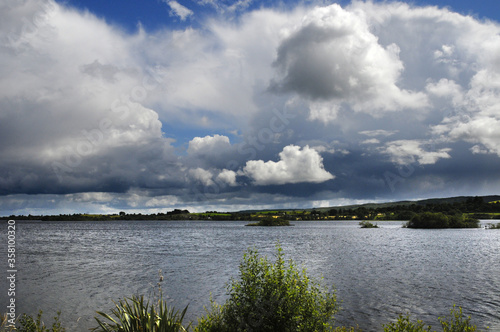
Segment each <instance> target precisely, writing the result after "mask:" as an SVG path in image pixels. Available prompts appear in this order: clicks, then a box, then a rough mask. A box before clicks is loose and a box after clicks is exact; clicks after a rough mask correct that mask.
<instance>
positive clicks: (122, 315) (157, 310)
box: [92, 296, 189, 332]
mask: <svg viewBox="0 0 500 332" xmlns="http://www.w3.org/2000/svg"><path fill="white" fill-rule="evenodd" d="M187 309H188V307H186V308H184V310H182V311H177V310H175V309H173V308H169V307H168V306H167V305H166V303H165V301H163V298H160V299H159V300H158V302H157V303H150V302H149V300H148V301H145V300H144V296H139V297H137V296H132V297H131V298H128V299H124V300H120V301H118V302H117V303H115V308H114V309H113V310H111V313H112V314H111V315H108V314H106V313H104V312H101V311H98V312H97V314H98V315H99V316H100V317H95V320H96V321H97V324H99V326H98V327H96V328H94V329H92V331H98V332H113V331H116V332H186V331H187V330H188V329H189V326H188V327H187V328H184V326H183V321H184V316H185V315H186V311H187Z"/></svg>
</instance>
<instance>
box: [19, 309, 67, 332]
mask: <svg viewBox="0 0 500 332" xmlns="http://www.w3.org/2000/svg"><path fill="white" fill-rule="evenodd" d="M60 315H61V312H60V311H58V312H57V315H56V316H55V317H54V322H53V323H52V327H47V326H45V323H44V322H43V321H42V311H41V310H40V311H39V312H38V315H37V316H36V319H35V318H33V317H32V316H29V315H26V314H23V315H22V316H21V318H20V319H19V322H18V323H19V325H20V326H19V327H18V328H17V329H16V331H21V332H65V331H66V329H65V328H64V327H62V325H61V322H60V320H59V317H60Z"/></svg>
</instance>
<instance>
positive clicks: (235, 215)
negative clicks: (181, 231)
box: [2, 197, 500, 221]
mask: <svg viewBox="0 0 500 332" xmlns="http://www.w3.org/2000/svg"><path fill="white" fill-rule="evenodd" d="M428 201H429V200H427V201H420V202H414V203H412V202H408V203H406V204H401V202H399V203H394V204H392V205H391V204H390V203H384V204H373V206H357V207H350V208H342V207H337V208H321V209H309V210H275V211H251V212H248V211H244V212H217V211H207V212H204V213H190V212H189V211H188V210H180V209H175V210H173V211H170V212H166V213H153V214H141V213H125V212H120V213H117V214H86V213H83V214H82V213H75V214H60V215H51V216H43V215H41V216H40V215H27V216H25V215H19V216H15V215H12V216H9V217H6V218H2V219H4V220H7V219H14V220H42V221H88V220H90V221H110V220H245V221H254V220H255V221H259V220H261V219H263V218H266V217H272V216H274V217H275V218H277V217H280V218H284V219H288V220H353V219H357V220H410V219H411V218H412V217H413V216H415V215H416V214H419V213H423V212H433V213H438V212H440V213H443V214H445V215H463V214H467V215H468V216H470V217H471V218H477V219H500V201H498V200H497V201H490V200H488V199H485V198H484V197H469V198H465V199H462V200H458V199H457V198H454V199H453V198H450V199H441V200H435V201H431V202H429V203H423V202H428Z"/></svg>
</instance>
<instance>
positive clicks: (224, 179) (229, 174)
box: [216, 169, 237, 187]
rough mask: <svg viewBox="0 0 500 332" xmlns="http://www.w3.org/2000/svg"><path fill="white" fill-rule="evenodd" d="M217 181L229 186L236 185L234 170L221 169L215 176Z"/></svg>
mask: <svg viewBox="0 0 500 332" xmlns="http://www.w3.org/2000/svg"><path fill="white" fill-rule="evenodd" d="M216 181H217V183H221V184H223V185H224V184H225V185H229V186H231V187H233V186H236V185H237V183H236V172H235V171H231V170H228V169H223V170H222V171H221V172H220V173H219V174H218V175H217V178H216Z"/></svg>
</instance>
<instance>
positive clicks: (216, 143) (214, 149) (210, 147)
mask: <svg viewBox="0 0 500 332" xmlns="http://www.w3.org/2000/svg"><path fill="white" fill-rule="evenodd" d="M230 148H231V143H230V142H229V137H227V136H224V135H218V134H215V135H213V136H209V135H207V136H205V137H195V138H193V139H192V140H191V141H190V142H189V146H188V149H187V152H188V153H189V154H191V155H214V154H221V153H223V152H226V151H227V150H229V149H230Z"/></svg>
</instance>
